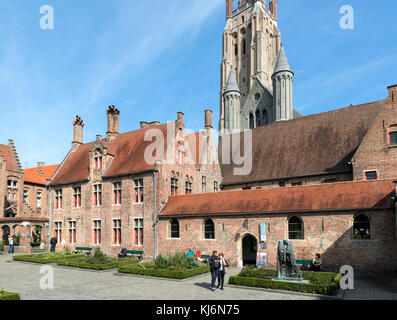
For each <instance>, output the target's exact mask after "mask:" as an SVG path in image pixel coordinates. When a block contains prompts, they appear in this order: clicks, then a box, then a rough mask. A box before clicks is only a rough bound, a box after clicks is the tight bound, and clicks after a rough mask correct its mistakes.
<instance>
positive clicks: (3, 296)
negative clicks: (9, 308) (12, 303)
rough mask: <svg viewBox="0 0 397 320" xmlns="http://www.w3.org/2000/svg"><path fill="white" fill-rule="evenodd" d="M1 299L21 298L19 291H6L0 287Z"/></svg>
mask: <svg viewBox="0 0 397 320" xmlns="http://www.w3.org/2000/svg"><path fill="white" fill-rule="evenodd" d="M0 300H21V297H20V296H19V294H18V293H13V292H5V291H4V290H3V289H1V288H0Z"/></svg>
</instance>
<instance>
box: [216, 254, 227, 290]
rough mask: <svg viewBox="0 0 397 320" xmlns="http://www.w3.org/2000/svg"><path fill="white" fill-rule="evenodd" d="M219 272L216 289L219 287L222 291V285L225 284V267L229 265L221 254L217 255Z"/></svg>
mask: <svg viewBox="0 0 397 320" xmlns="http://www.w3.org/2000/svg"><path fill="white" fill-rule="evenodd" d="M219 263H220V267H219V272H218V286H217V288H219V287H221V290H223V285H224V283H225V274H226V272H227V267H228V266H229V263H228V262H227V260H226V259H225V256H224V254H223V253H220V254H219Z"/></svg>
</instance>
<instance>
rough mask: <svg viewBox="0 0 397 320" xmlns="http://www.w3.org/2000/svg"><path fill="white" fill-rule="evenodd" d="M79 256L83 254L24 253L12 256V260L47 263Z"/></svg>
mask: <svg viewBox="0 0 397 320" xmlns="http://www.w3.org/2000/svg"><path fill="white" fill-rule="evenodd" d="M81 257H83V255H80V254H67V253H61V252H58V253H56V252H46V253H39V254H25V255H19V256H14V257H13V260H15V261H25V262H34V263H42V264H47V263H57V262H59V261H66V260H70V259H76V258H77V259H78V258H81Z"/></svg>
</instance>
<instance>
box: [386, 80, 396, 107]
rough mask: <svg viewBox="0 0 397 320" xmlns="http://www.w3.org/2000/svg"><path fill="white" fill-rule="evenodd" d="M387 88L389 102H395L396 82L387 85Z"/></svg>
mask: <svg viewBox="0 0 397 320" xmlns="http://www.w3.org/2000/svg"><path fill="white" fill-rule="evenodd" d="M387 89H388V90H389V99H390V102H391V103H396V102H397V84H395V85H392V86H389V87H387Z"/></svg>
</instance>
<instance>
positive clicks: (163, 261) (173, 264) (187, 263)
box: [154, 252, 201, 270]
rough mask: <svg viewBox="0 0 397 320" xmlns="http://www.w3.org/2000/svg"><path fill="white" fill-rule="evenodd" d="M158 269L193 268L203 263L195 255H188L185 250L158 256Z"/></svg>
mask: <svg viewBox="0 0 397 320" xmlns="http://www.w3.org/2000/svg"><path fill="white" fill-rule="evenodd" d="M154 263H155V267H156V269H169V268H173V269H182V270H183V269H191V268H192V267H199V266H200V265H201V264H200V262H198V261H197V260H196V259H195V258H194V257H188V256H186V254H185V253H184V252H176V253H175V254H174V255H170V254H169V255H168V256H167V257H163V256H162V255H160V256H158V257H157V258H156V260H155V262H154Z"/></svg>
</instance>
